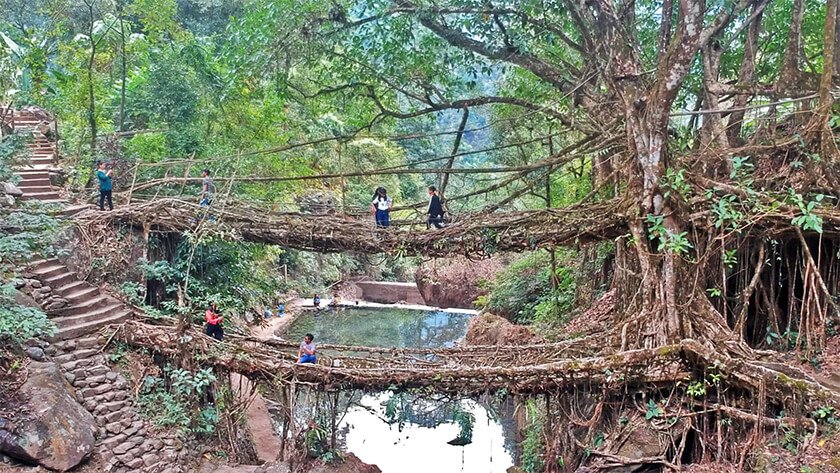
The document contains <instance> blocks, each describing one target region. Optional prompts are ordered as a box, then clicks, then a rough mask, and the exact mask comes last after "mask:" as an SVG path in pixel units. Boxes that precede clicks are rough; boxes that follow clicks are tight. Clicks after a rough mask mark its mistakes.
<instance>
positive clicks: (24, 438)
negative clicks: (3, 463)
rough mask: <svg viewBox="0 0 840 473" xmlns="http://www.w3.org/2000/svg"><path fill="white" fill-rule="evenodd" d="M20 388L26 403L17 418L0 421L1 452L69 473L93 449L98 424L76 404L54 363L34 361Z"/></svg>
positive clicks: (73, 394)
mask: <svg viewBox="0 0 840 473" xmlns="http://www.w3.org/2000/svg"><path fill="white" fill-rule="evenodd" d="M28 371H29V373H28V377H27V379H26V382H24V384H23V385H22V386H21V387H20V397H21V399H24V400H25V401H26V405H25V406H23V407H24V408H23V409H21V412H22V413H21V414H20V415H18V416H15V418H14V419H0V452H3V453H5V454H6V455H9V456H11V457H14V458H17V459H19V460H22V461H25V462H29V463H37V464H39V465H41V466H43V467H46V468H49V469H51V470H58V471H67V470H69V469H71V468H73V467H75V466H76V465H78V464H79V463H81V461H82V460H83V459H84V458H85V457H87V456H88V455H89V454H90V452H91V451H93V447H94V442H95V438H94V433H95V431H96V421H95V420H94V418H93V416H92V415H91V414H90V413H89V412H88V411H86V410H85V409H84V407H82V406H81V405H80V404H79V403H78V402H77V401H76V397H75V393H74V392H73V389H72V388H71V387H70V385H69V384H68V383H67V381H66V380H65V379H64V376H63V375H62V373H61V371H60V370H59V368H58V366H57V365H56V364H55V363H41V362H37V361H33V362H32V363H30V364H29V366H28Z"/></svg>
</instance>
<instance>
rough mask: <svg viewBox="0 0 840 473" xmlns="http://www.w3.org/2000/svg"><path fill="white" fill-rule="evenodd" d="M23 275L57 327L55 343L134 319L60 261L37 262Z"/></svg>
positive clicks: (127, 310)
mask: <svg viewBox="0 0 840 473" xmlns="http://www.w3.org/2000/svg"><path fill="white" fill-rule="evenodd" d="M24 276H25V283H26V285H27V286H28V287H29V291H30V293H31V294H32V297H33V298H34V299H35V300H36V301H37V302H38V303H39V304H40V305H41V307H43V308H44V310H45V311H46V312H47V315H48V316H49V317H50V319H51V320H52V321H53V322H55V324H56V325H57V326H58V333H57V334H56V335H55V336H54V337H53V338H54V339H55V340H68V339H72V338H76V337H80V336H83V335H86V334H89V333H92V332H94V331H96V330H98V329H100V328H102V327H104V326H106V325H109V324H116V323H120V322H122V321H124V320H126V319H128V318H129V317H130V316H131V309H130V308H128V307H127V306H126V305H125V304H123V303H122V302H120V301H119V300H117V299H115V298H113V297H111V296H108V295H104V294H101V293H100V291H99V288H98V287H96V286H93V285H91V284H89V283H87V282H85V281H80V280H79V279H78V277H77V276H76V274H75V273H74V272H73V271H71V270H70V268H68V267H67V266H66V265H64V264H63V263H61V262H60V261H59V260H58V259H55V258H52V259H46V260H40V261H35V262H33V263H32V264H30V265H29V267H28V268H27V271H26V274H25V275H24Z"/></svg>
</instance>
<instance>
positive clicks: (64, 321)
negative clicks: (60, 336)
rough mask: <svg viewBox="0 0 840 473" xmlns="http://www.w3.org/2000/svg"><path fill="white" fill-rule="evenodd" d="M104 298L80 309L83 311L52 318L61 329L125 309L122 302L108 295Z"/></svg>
mask: <svg viewBox="0 0 840 473" xmlns="http://www.w3.org/2000/svg"><path fill="white" fill-rule="evenodd" d="M102 299H103V300H99V299H97V300H96V301H97V305H94V306H92V307H85V308H82V309H80V310H81V312H77V313H75V314H70V315H64V314H63V313H62V314H61V315H60V316H58V317H51V318H50V319H51V320H52V321H53V322H55V324H56V325H58V329H59V330H61V329H63V328H67V327H70V326H73V325H81V324H86V323H88V322H94V321H96V320H99V319H103V318H107V317H109V316H110V315H111V314H114V313H117V312H119V311H120V310H125V309H123V306H122V304H120V303H119V302H117V301H115V300H113V299H110V298H106V297H103V298H102ZM99 304H101V305H99Z"/></svg>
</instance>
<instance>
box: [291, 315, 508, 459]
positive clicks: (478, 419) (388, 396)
mask: <svg viewBox="0 0 840 473" xmlns="http://www.w3.org/2000/svg"><path fill="white" fill-rule="evenodd" d="M469 318H470V315H469V314H460V313H449V312H443V311H423V310H413V309H398V308H387V309H368V308H364V309H360V308H348V309H340V310H338V311H335V310H322V311H319V312H310V313H305V314H302V315H300V316H299V317H298V318H297V319H296V320H295V321H294V322H293V323H292V324H291V325H290V326H289V327H288V329H287V330H286V331H285V333H284V334H283V337H284V338H286V339H290V340H297V339H301V338H303V335H305V334H306V333H312V334H314V335H315V341H316V343H319V342H320V343H327V344H328V343H337V344H348V345H366V346H382V347H412V348H439V347H448V346H452V345H454V344H455V343H456V342H457V341H458V340H460V339H461V338H463V337H464V335H465V334H466V331H467V320H468V319H469ZM489 405H490V403H489V402H477V401H475V400H471V399H464V400H455V401H451V402H436V401H435V400H429V399H417V398H415V397H413V396H396V395H394V394H393V393H390V392H381V393H375V394H364V395H362V396H360V397H357V398H356V399H355V400H353V401H352V403H351V405H350V407H349V408H348V410H347V413H346V415H345V416H344V418H343V419H342V421H341V424H340V427H339V430H340V431H341V432H342V434H343V444H344V446H345V448H346V449H347V450H348V451H350V452H352V453H354V454H356V456H358V457H359V458H360V459H361V460H362V461H364V462H365V463H370V464H374V465H377V466H378V467H379V468H380V469H381V470H382V472H383V473H414V472H417V473H428V472H434V473H449V472H465V473H473V472H475V473H504V472H505V471H506V469H507V468H508V467H510V466H511V465H513V461H514V449H515V445H516V441H515V439H514V435H515V434H514V432H515V428H514V427H513V425H512V422H511V421H510V417H511V416H510V415H509V414H504V413H502V414H500V413H499V412H500V410H501V411H502V412H504V411H508V412H509V409H505V408H499V407H498V406H497V407H496V408H490V407H489ZM395 410H397V411H398V412H399V413H400V415H399V416H398V417H399V421H398V422H393V423H389V422H388V421H387V420H386V419H388V418H389V415H390V418H391V420H393V419H394V412H395ZM458 411H460V412H465V413H469V414H471V415H472V417H473V418H474V422H473V424H472V442H471V443H470V444H468V445H465V446H454V445H450V444H448V443H447V442H449V441H450V440H453V439H454V438H456V437H457V436H458V435H459V432H460V431H461V430H460V428H459V424H458V423H457V422H456V417H457V415H453V414H454V413H455V412H458Z"/></svg>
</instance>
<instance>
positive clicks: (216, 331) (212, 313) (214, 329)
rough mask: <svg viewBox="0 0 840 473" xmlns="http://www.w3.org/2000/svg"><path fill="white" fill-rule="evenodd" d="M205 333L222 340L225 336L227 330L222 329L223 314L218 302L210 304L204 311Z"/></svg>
mask: <svg viewBox="0 0 840 473" xmlns="http://www.w3.org/2000/svg"><path fill="white" fill-rule="evenodd" d="M204 321H205V322H206V323H205V324H204V333H206V334H207V335H208V336H210V337H213V338H215V339H216V340H219V341H221V340H222V338H223V337H224V336H225V331H224V330H222V316H221V315H219V307H218V306H217V305H216V304H209V305H208V306H207V310H206V311H204Z"/></svg>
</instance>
